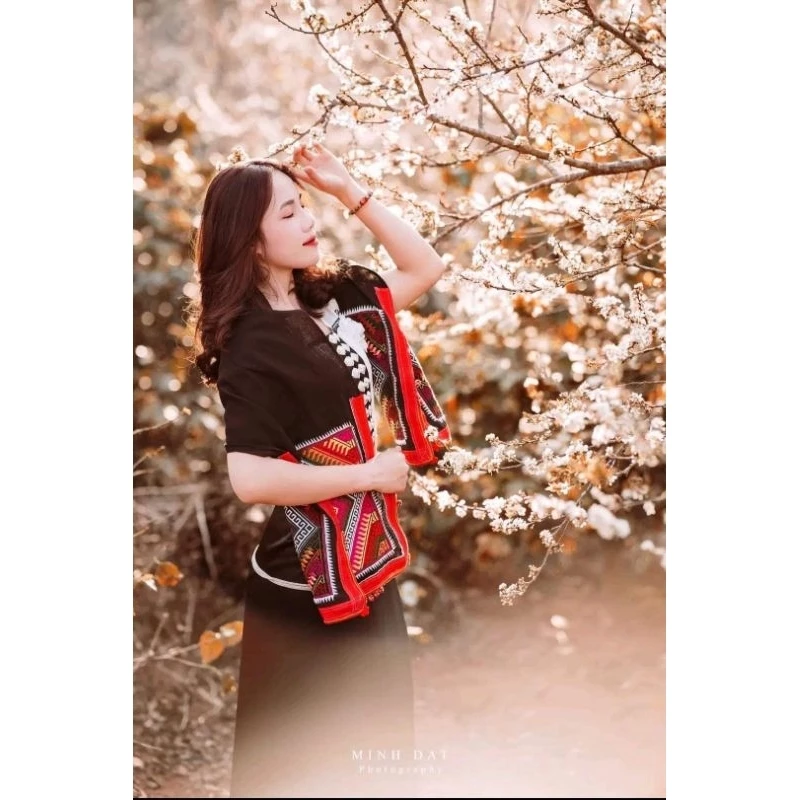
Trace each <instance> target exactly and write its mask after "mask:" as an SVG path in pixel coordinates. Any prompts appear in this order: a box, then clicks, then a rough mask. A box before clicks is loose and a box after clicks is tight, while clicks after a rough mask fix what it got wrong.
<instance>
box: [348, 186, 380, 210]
mask: <svg viewBox="0 0 800 800" xmlns="http://www.w3.org/2000/svg"><path fill="white" fill-rule="evenodd" d="M374 193H375V190H374V189H370V190H369V191H368V192H367V193H366V194H365V195H364V196H363V197H362V198H361V200H360V201H359V203H358V205H357V206H356V207H355V208H354V209H352V210H351V211H349V212H348V216H351V217H352V216H353V214H355V213H356V212H357V211H360V210H361V207H362V206H363V205H364V203H366V202H367V200H369V199H370V197H372V195H373V194H374Z"/></svg>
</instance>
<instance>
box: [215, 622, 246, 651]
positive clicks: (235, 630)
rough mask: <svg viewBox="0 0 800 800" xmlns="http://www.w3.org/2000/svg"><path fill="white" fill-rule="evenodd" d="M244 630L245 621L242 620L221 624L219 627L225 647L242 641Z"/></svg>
mask: <svg viewBox="0 0 800 800" xmlns="http://www.w3.org/2000/svg"><path fill="white" fill-rule="evenodd" d="M243 631H244V623H243V622H242V621H241V620H235V621H233V622H226V623H225V624H224V625H221V626H220V629H219V632H220V634H221V635H222V640H223V644H224V645H225V647H233V646H234V645H237V644H239V642H241V641H242V632H243Z"/></svg>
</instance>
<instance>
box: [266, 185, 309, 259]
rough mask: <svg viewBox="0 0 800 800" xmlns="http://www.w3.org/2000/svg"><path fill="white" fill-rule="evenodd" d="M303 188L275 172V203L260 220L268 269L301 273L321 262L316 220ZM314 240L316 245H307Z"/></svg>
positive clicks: (273, 188)
mask: <svg viewBox="0 0 800 800" xmlns="http://www.w3.org/2000/svg"><path fill="white" fill-rule="evenodd" d="M300 192H301V189H300V187H299V186H298V185H297V184H296V183H295V182H294V181H293V180H292V179H291V178H290V177H289V176H288V175H286V174H285V173H283V172H281V171H280V170H277V169H275V170H273V172H272V200H271V201H270V204H269V208H267V212H266V214H264V218H263V219H262V220H261V231H262V233H263V234H264V239H265V240H266V243H267V252H266V262H267V266H269V267H278V268H284V269H302V268H303V267H312V266H314V265H315V264H316V263H317V262H318V261H319V245H318V244H317V242H316V235H315V230H314V217H312V216H311V214H310V213H309V212H308V210H307V209H306V208H305V206H304V205H303V203H304V202H305V201H304V200H302V199H301V197H300ZM311 238H314V243H313V244H304V243H305V242H307V241H308V240H309V239H311Z"/></svg>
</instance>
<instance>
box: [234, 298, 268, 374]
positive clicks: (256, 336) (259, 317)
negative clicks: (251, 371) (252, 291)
mask: <svg viewBox="0 0 800 800" xmlns="http://www.w3.org/2000/svg"><path fill="white" fill-rule="evenodd" d="M276 322H277V320H276V318H275V315H270V314H268V313H265V309H264V308H263V306H262V305H261V304H260V303H259V302H258V300H257V298H255V297H251V298H249V299H248V300H247V301H246V302H245V305H244V307H243V308H242V310H241V311H240V312H239V314H238V315H237V316H236V319H235V320H234V321H233V322H232V323H231V328H230V331H229V332H228V336H227V337H226V339H225V344H224V345H223V346H222V353H221V358H220V367H222V365H223V364H225V363H226V361H227V363H228V365H233V364H237V365H239V366H242V367H247V366H257V365H258V364H259V363H260V362H259V359H257V358H255V357H256V356H257V354H258V353H269V352H274V351H275V348H276V347H278V346H279V345H280V342H281V336H280V333H281V330H282V328H281V326H280V325H278V324H276Z"/></svg>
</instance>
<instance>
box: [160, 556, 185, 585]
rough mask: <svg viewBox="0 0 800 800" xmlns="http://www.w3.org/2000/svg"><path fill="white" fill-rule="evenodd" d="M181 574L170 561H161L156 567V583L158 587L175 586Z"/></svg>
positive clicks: (179, 580)
mask: <svg viewBox="0 0 800 800" xmlns="http://www.w3.org/2000/svg"><path fill="white" fill-rule="evenodd" d="M182 578H183V573H182V572H181V571H180V570H179V569H178V567H177V566H175V564H173V563H172V562H171V561H162V562H161V563H160V564H159V565H158V566H157V567H156V582H157V583H158V585H159V586H177V585H178V584H179V583H180V582H181V579H182Z"/></svg>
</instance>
